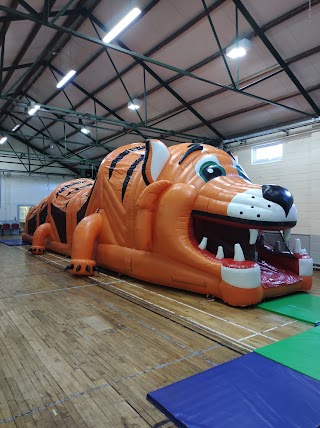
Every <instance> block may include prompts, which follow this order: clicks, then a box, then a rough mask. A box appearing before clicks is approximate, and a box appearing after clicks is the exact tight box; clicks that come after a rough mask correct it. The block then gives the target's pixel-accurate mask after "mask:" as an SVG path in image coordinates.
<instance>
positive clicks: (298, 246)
mask: <svg viewBox="0 0 320 428" xmlns="http://www.w3.org/2000/svg"><path fill="white" fill-rule="evenodd" d="M293 252H294V253H295V254H300V253H301V241H300V239H295V241H294V247H293Z"/></svg>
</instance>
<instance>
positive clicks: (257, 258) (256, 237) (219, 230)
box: [189, 211, 300, 287]
mask: <svg viewBox="0 0 320 428" xmlns="http://www.w3.org/2000/svg"><path fill="white" fill-rule="evenodd" d="M295 224H296V222H295V221H291V222H279V223H273V222H266V221H263V222H258V221H252V220H244V219H243V220H239V219H235V218H232V217H231V218H230V217H224V216H219V215H214V214H208V213H203V212H200V211H193V212H192V214H191V218H190V223H189V238H190V241H191V242H192V245H193V246H194V247H197V249H198V251H200V252H201V253H202V254H203V255H204V256H205V257H208V258H215V259H216V258H218V259H220V260H221V263H222V264H223V265H226V264H229V263H233V261H234V260H237V259H238V257H239V255H238V254H235V244H239V245H240V247H241V249H242V253H243V260H246V261H252V262H256V263H258V264H259V266H260V272H261V285H262V286H263V287H276V286H278V285H289V284H293V283H295V282H298V281H300V278H299V276H298V275H296V274H295V273H294V272H292V271H291V270H289V269H288V268H287V267H285V266H286V265H287V263H286V262H285V263H283V264H282V261H283V260H286V261H287V260H288V259H289V258H292V259H294V258H295V257H294V255H293V254H292V253H291V252H290V251H289V250H288V248H287V246H286V245H285V242H288V241H289V238H290V233H291V228H292V227H293V226H295ZM264 230H268V231H276V232H279V240H280V241H282V244H281V245H279V244H276V245H275V246H274V247H273V246H272V245H268V244H265V243H264V235H263V231H264ZM237 247H238V249H239V246H237ZM281 247H282V248H281ZM240 252H241V251H240ZM275 255H276V257H277V264H276V265H275V264H274V263H273V260H272V259H273V256H275Z"/></svg>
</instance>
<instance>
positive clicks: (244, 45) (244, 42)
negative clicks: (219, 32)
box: [226, 39, 250, 59]
mask: <svg viewBox="0 0 320 428" xmlns="http://www.w3.org/2000/svg"><path fill="white" fill-rule="evenodd" d="M249 45H250V42H249V40H248V39H241V40H239V41H238V42H236V43H234V44H233V45H231V46H229V47H228V48H227V49H226V55H227V56H228V57H229V58H232V59H236V58H240V57H242V56H244V55H245V54H246V53H247V50H248V48H249Z"/></svg>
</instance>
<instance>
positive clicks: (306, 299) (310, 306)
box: [257, 293, 320, 324]
mask: <svg viewBox="0 0 320 428" xmlns="http://www.w3.org/2000/svg"><path fill="white" fill-rule="evenodd" d="M257 306H258V308H261V309H265V310H267V311H270V312H275V313H276V314H280V315H287V316H288V317H291V318H295V319H296V320H300V321H306V322H309V323H311V324H317V323H318V322H320V297H319V296H312V295H311V294H305V293H301V294H291V295H290V296H285V297H279V298H277V299H274V300H269V301H268V302H263V303H259V304H258V305H257Z"/></svg>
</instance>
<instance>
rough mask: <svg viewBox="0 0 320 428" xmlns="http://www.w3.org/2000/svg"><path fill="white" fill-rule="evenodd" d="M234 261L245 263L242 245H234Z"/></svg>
mask: <svg viewBox="0 0 320 428" xmlns="http://www.w3.org/2000/svg"><path fill="white" fill-rule="evenodd" d="M233 260H234V261H236V262H244V261H245V258H244V254H243V251H242V248H241V245H240V244H235V245H234V258H233Z"/></svg>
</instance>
